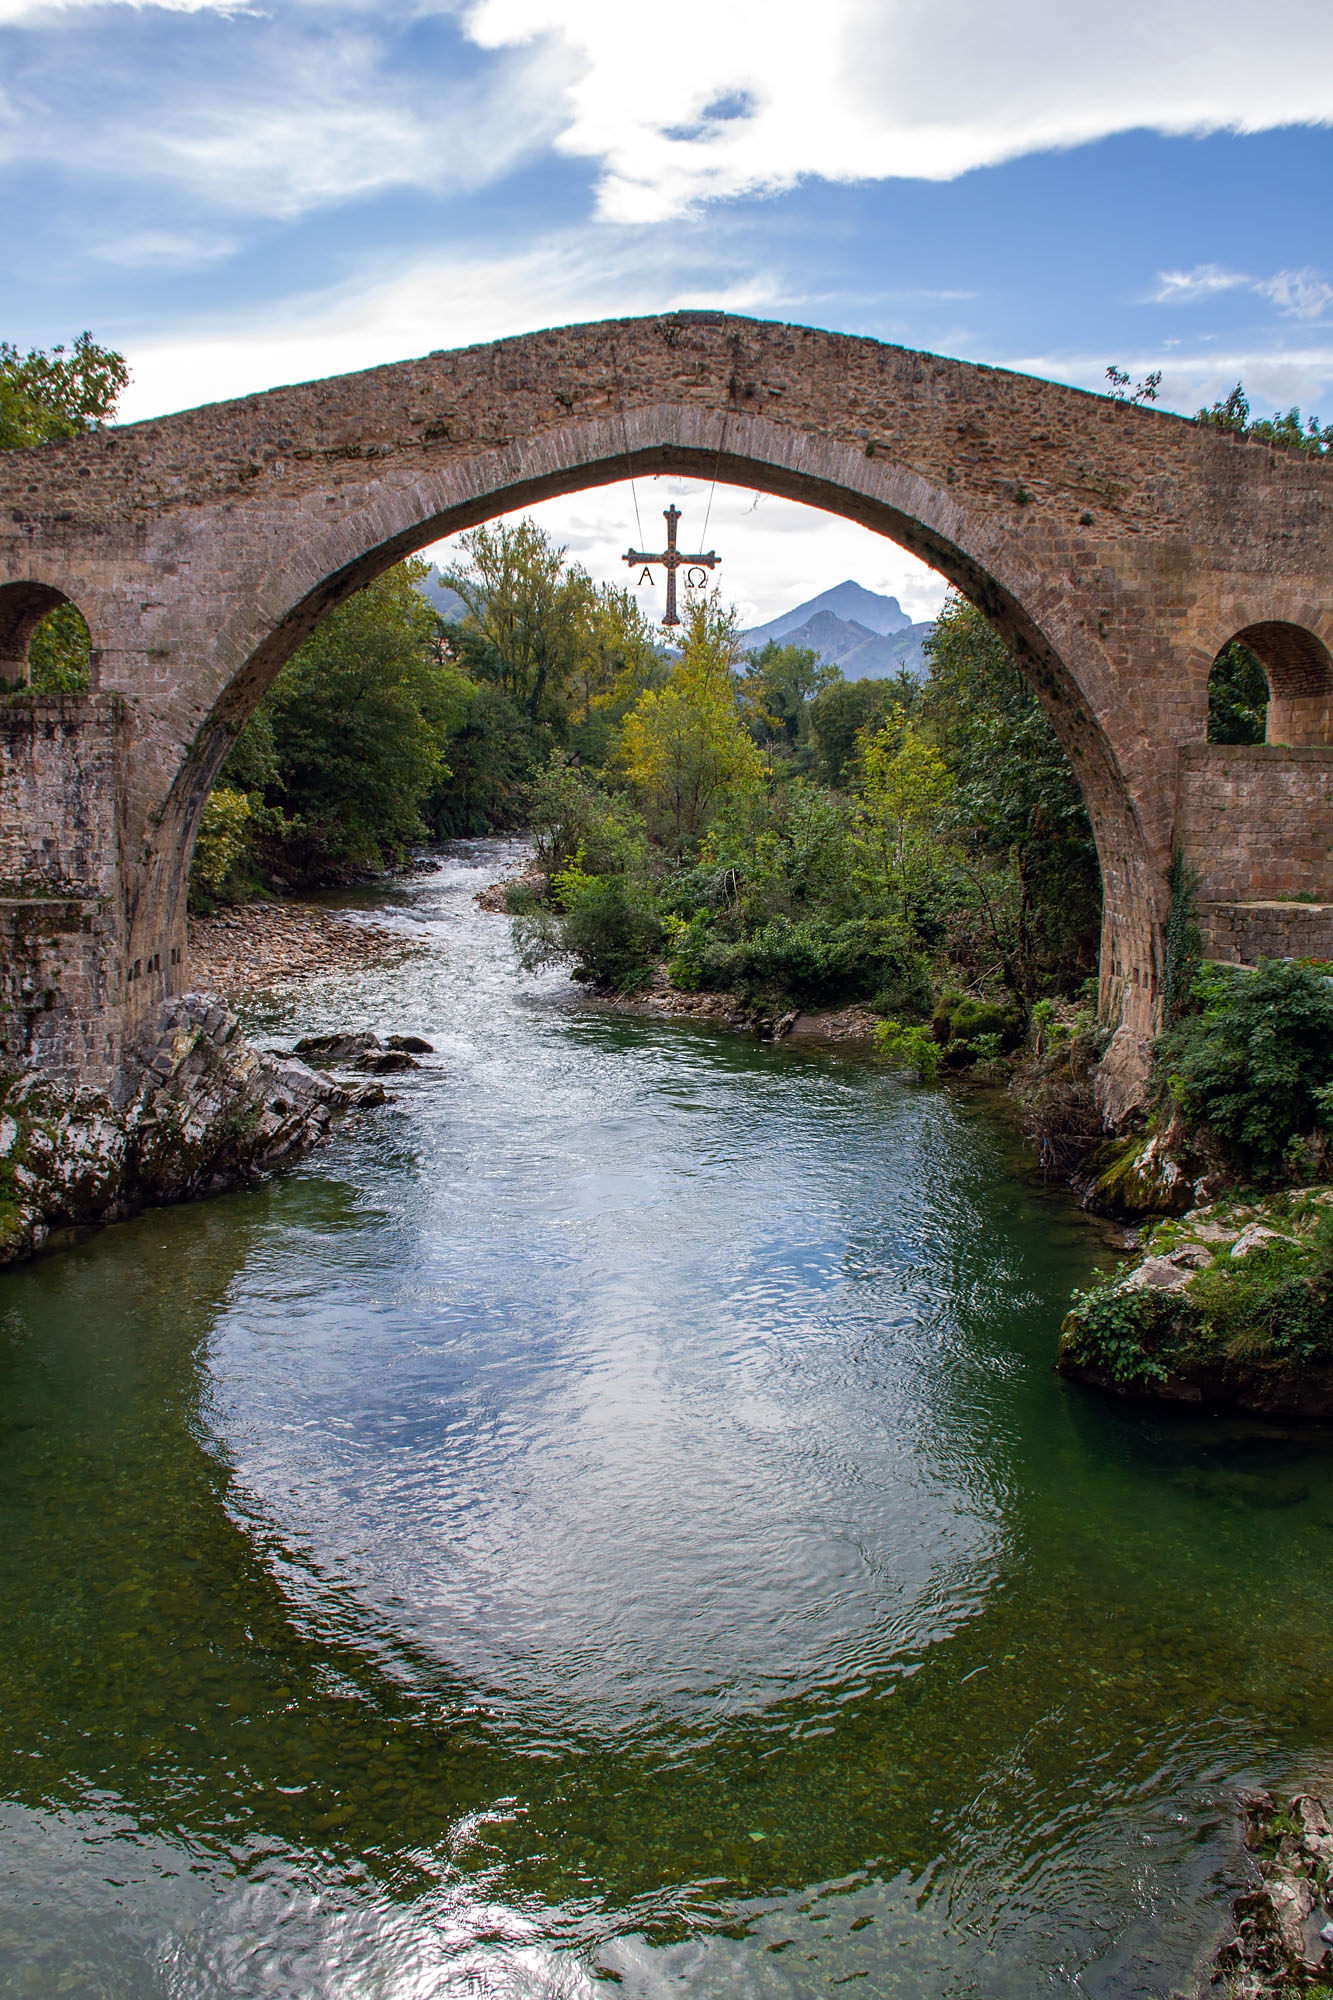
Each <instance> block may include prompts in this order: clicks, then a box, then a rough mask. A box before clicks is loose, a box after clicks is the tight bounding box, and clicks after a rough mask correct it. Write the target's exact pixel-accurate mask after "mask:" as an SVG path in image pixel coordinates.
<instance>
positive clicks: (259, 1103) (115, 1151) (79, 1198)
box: [0, 995, 384, 1262]
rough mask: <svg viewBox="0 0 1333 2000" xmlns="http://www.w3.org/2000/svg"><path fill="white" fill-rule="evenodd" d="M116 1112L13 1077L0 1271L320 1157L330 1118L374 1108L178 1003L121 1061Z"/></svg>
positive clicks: (6, 1119) (1, 1191)
mask: <svg viewBox="0 0 1333 2000" xmlns="http://www.w3.org/2000/svg"><path fill="white" fill-rule="evenodd" d="M126 1078H133V1079H136V1081H135V1087H134V1088H133V1089H132V1090H129V1091H128V1092H127V1093H123V1094H122V1097H121V1099H120V1100H119V1101H115V1100H113V1099H112V1098H111V1097H109V1096H108V1095H107V1094H105V1093H104V1092H100V1091H96V1090H89V1089H86V1088H84V1089H70V1088H69V1087H67V1086H66V1085H65V1084H63V1083H62V1082H61V1081H60V1079H58V1078H54V1077H49V1076H42V1075H40V1074H38V1073H37V1072H35V1071H31V1070H30V1071H28V1072H26V1073H25V1074H23V1075H21V1076H19V1077H17V1078H11V1079H10V1080H9V1082H8V1084H7V1086H6V1087H5V1088H4V1091H3V1098H2V1102H3V1111H2V1112H0V1262H10V1261H12V1260H13V1259H14V1258H16V1257H22V1256H26V1255H30V1254H31V1253H32V1252H33V1251H35V1250H39V1249H40V1248H41V1247H42V1245H43V1244H44V1243H45V1242H46V1241H47V1240H48V1238H49V1237H50V1235H51V1233H52V1231H53V1230H59V1229H67V1228H72V1227H78V1226H80V1225H84V1224H88V1223H93V1222H107V1221H113V1220H115V1219H116V1218H117V1217H119V1216H122V1215H127V1214H129V1213H131V1212H133V1211H134V1210H136V1209H138V1208H144V1207H149V1206H152V1205H154V1204H157V1203H161V1202H171V1201H184V1200H188V1199H190V1198H192V1197H194V1196H197V1195H204V1194H212V1193H215V1192H217V1191H218V1190H220V1189H222V1188H227V1187H233V1186H236V1185H237V1184H239V1183H242V1182H245V1181H248V1180H253V1179H254V1178H255V1177H256V1176H258V1175H260V1174H262V1173H265V1172H267V1171H268V1170H270V1169H271V1168H273V1167H274V1166H276V1165H278V1164H279V1163H280V1162H282V1161H284V1160H288V1159H292V1158H294V1157H295V1156H296V1155H297V1154H298V1153H300V1152H303V1151H304V1150H305V1149H306V1148H308V1147H310V1146H313V1145H317V1144H318V1143H319V1142H320V1140H322V1139H323V1138H325V1137H326V1136H327V1134H328V1132H329V1129H330V1126H331V1123H332V1120H333V1117H334V1114H335V1113H336V1112H338V1111H341V1110H345V1109H346V1108H347V1107H348V1106H349V1105H351V1104H353V1103H356V1104H358V1105H367V1104H375V1103H382V1102H383V1101H384V1092H383V1090H382V1089H380V1088H379V1086H377V1085H372V1086H368V1087H366V1088H363V1089H361V1090H358V1091H357V1092H355V1093H350V1092H348V1091H346V1090H343V1089H341V1088H339V1086H338V1085H336V1084H333V1083H331V1082H330V1081H329V1080H328V1078H326V1077H323V1076H319V1075H317V1074H316V1072H315V1071H314V1070H312V1069H310V1068H309V1067H308V1066H307V1065H306V1064H305V1063H303V1062H301V1061H299V1060H298V1059H297V1058H296V1057H294V1056H287V1055H282V1054H277V1053H263V1054H261V1053H260V1052H259V1050H257V1049H255V1048H254V1047H252V1046H251V1044H250V1043H249V1042H247V1041H246V1040H245V1038H244V1037H243V1036H242V1035H239V1034H238V1033H237V1022H236V1017H235V1015H233V1014H231V1013H230V1012H229V1011H228V1010H227V1009H226V1008H225V1007H222V1006H219V1005H218V1004H217V1002H215V1001H214V1000H213V999H211V998H199V997H198V996H195V995H184V996H181V997H180V998H179V999H178V1000H177V1001H176V1002H174V1003H173V1004H172V1005H171V1006H170V1007H169V1008H165V1009H164V1010H163V1017H162V1019H161V1022H160V1027H159V1033H158V1035H157V1037H156V1039H155V1040H153V1041H150V1042H148V1043H147V1044H146V1045H144V1046H141V1047H140V1048H139V1049H138V1050H137V1051H135V1052H134V1053H133V1055H132V1056H131V1057H129V1058H127V1061H126V1064H125V1067H124V1069H123V1070H122V1081H124V1080H125V1079H126Z"/></svg>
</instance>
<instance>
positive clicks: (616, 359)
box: [611, 340, 643, 543]
mask: <svg viewBox="0 0 1333 2000" xmlns="http://www.w3.org/2000/svg"><path fill="white" fill-rule="evenodd" d="M611 364H612V366H613V367H614V369H615V371H616V401H617V403H618V404H619V406H620V440H621V444H622V446H623V448H624V452H625V470H626V472H627V473H628V474H629V495H630V499H631V500H632V501H633V502H634V525H635V527H636V528H637V529H638V531H639V541H640V543H642V541H643V522H642V521H641V520H640V519H639V494H638V488H637V487H636V486H635V484H634V467H633V465H632V463H631V462H630V455H629V429H628V426H627V425H626V423H625V390H624V387H623V385H622V383H621V379H620V349H619V348H618V346H617V345H616V343H615V341H614V340H613V341H612V342H611Z"/></svg>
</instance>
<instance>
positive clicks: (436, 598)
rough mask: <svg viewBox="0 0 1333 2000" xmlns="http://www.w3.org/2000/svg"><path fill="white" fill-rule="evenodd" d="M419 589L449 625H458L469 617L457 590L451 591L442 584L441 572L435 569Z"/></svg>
mask: <svg viewBox="0 0 1333 2000" xmlns="http://www.w3.org/2000/svg"><path fill="white" fill-rule="evenodd" d="M417 589H418V590H419V591H420V592H421V595H422V596H423V597H424V598H425V600H426V602H427V603H428V604H429V605H430V606H431V607H432V609H433V610H435V611H438V612H439V614H440V616H441V618H443V619H444V620H445V622H446V623H447V624H457V623H458V621H459V620H460V619H463V618H465V617H466V616H467V606H466V604H464V602H463V600H462V598H461V597H460V596H459V595H458V592H457V591H456V590H450V589H449V587H448V585H447V584H444V583H441V581H440V572H439V571H438V570H437V569H433V570H432V571H431V573H430V575H429V576H428V577H425V578H423V580H422V581H421V582H420V583H419V584H418V585H417Z"/></svg>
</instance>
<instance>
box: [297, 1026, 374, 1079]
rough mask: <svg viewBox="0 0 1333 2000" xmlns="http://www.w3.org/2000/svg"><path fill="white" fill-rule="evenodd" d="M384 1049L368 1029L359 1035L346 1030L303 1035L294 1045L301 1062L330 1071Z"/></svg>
mask: <svg viewBox="0 0 1333 2000" xmlns="http://www.w3.org/2000/svg"><path fill="white" fill-rule="evenodd" d="M383 1047H384V1044H383V1042H382V1041H381V1040H380V1038H379V1036H378V1035H373V1034H371V1032H370V1030H369V1029H364V1030H362V1031H361V1032H360V1033H359V1034H348V1033H347V1032H346V1030H343V1031H340V1032H339V1033H337V1034H333V1035H305V1036H303V1037H302V1039H301V1040H300V1041H299V1042H298V1043H297V1044H296V1053H297V1055H298V1056H300V1057H301V1059H302V1061H303V1062H308V1063H315V1064H317V1065H318V1067H319V1068H320V1069H331V1068H333V1066H334V1065H335V1064H337V1063H350V1062H355V1061H356V1059H357V1057H358V1056H364V1055H369V1054H371V1053H372V1052H373V1051H375V1050H377V1049H382V1048H383Z"/></svg>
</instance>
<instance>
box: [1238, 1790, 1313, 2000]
mask: <svg viewBox="0 0 1333 2000" xmlns="http://www.w3.org/2000/svg"><path fill="white" fill-rule="evenodd" d="M1240 1803H1241V1807H1242V1810H1243V1812H1244V1815H1245V1845H1246V1847H1247V1849H1248V1850H1249V1853H1250V1854H1251V1856H1252V1857H1253V1859H1254V1862H1255V1865H1256V1866H1257V1868H1258V1871H1259V1878H1260V1879H1259V1883H1258V1886H1257V1887H1256V1888H1253V1889H1250V1890H1247V1891H1246V1892H1245V1894H1243V1895H1241V1896H1238V1897H1237V1898H1236V1899H1235V1901H1234V1902H1233V1904H1232V1908H1231V1914H1232V1923H1233V1931H1232V1935H1231V1937H1229V1938H1228V1940H1227V1942H1226V1943H1225V1944H1224V1945H1223V1946H1222V1949H1221V1951H1220V1952H1219V1953H1218V1955H1217V1961H1216V1967H1215V1971H1214V1974H1213V1984H1214V1985H1218V1984H1219V1983H1220V1984H1221V1985H1222V1989H1223V1990H1224V1991H1225V1993H1226V1994H1227V1995H1228V1996H1230V2000H1290V1996H1292V1995H1295V1994H1301V1993H1306V1992H1309V1993H1311V1994H1315V1993H1320V1992H1327V1991H1328V1987H1329V1984H1330V1983H1331V1982H1333V1952H1330V1951H1329V1949H1328V1947H1327V1945H1326V1943H1325V1941H1324V1939H1323V1937H1322V1936H1321V1935H1320V1933H1321V1931H1322V1930H1323V1929H1324V1927H1325V1925H1326V1923H1327V1922H1328V1919H1329V1917H1330V1915H1333V1904H1331V1903H1330V1901H1329V1894H1330V1868H1331V1867H1333V1826H1330V1822H1329V1816H1328V1813H1327V1810H1326V1809H1325V1806H1324V1803H1323V1801H1322V1799H1319V1798H1316V1797H1315V1796H1314V1795H1313V1794H1312V1793H1309V1792H1298V1793H1297V1794H1296V1795H1295V1797H1294V1798H1288V1800H1287V1801H1286V1803H1285V1804H1279V1803H1278V1802H1277V1801H1276V1800H1275V1799H1273V1797H1272V1796H1271V1795H1270V1794H1269V1793H1268V1792H1260V1791H1252V1792H1245V1793H1243V1794H1242V1795H1241V1801H1240Z"/></svg>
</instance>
